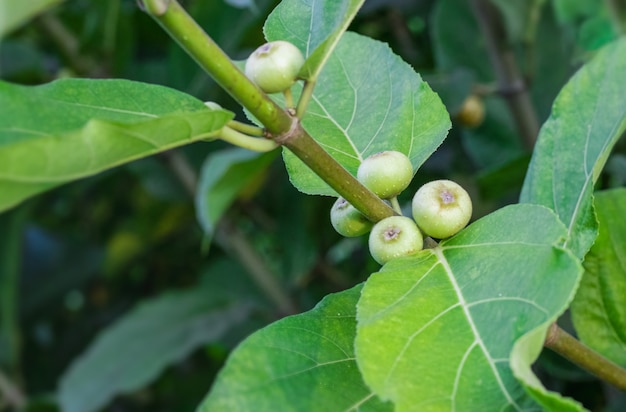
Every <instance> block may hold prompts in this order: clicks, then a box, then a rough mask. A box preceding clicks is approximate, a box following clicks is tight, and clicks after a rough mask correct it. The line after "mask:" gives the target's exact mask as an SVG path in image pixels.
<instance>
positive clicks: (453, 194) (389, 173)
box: [330, 151, 472, 265]
mask: <svg viewBox="0 0 626 412" xmlns="http://www.w3.org/2000/svg"><path fill="white" fill-rule="evenodd" d="M412 178H413V167H412V165H411V161H410V159H409V158H408V157H407V156H406V155H405V154H404V153H401V152H397V151H384V152H379V153H376V154H373V155H371V156H369V157H367V158H366V159H364V160H363V162H361V165H360V166H359V169H358V171H357V179H358V180H359V182H361V183H362V184H363V185H364V186H365V187H367V188H368V189H370V190H371V191H372V192H374V193H375V194H376V195H377V196H378V197H380V198H381V199H387V200H390V201H391V203H392V204H393V203H394V202H395V203H396V204H397V202H396V196H398V195H399V194H400V193H402V191H404V190H405V189H406V188H407V187H408V186H409V183H411V180H412ZM394 209H396V212H398V213H400V212H401V210H399V207H394ZM411 211H412V214H413V217H412V218H410V217H407V216H402V215H398V216H390V217H387V218H385V219H382V220H380V221H378V222H376V223H374V222H372V221H370V220H368V219H367V217H365V216H364V215H363V214H362V213H361V212H359V211H358V210H357V209H356V208H355V207H354V206H352V205H351V204H350V203H348V202H347V201H346V200H345V199H344V198H341V197H340V198H338V199H337V200H336V201H335V203H334V205H333V207H332V208H331V211H330V221H331V223H332V225H333V227H334V228H335V230H336V231H337V232H338V233H339V234H341V235H343V236H346V237H354V236H361V235H364V234H367V233H369V250H370V253H371V255H372V257H373V258H374V259H375V260H376V261H377V262H378V263H380V264H381V265H383V264H385V263H387V262H388V261H390V260H392V259H397V258H399V257H403V256H410V255H413V254H416V253H417V252H419V251H420V250H422V248H423V247H424V237H425V236H429V237H431V238H434V239H446V238H449V237H451V236H453V235H455V234H456V233H458V232H459V231H460V230H461V229H463V228H464V227H465V226H466V225H467V224H468V222H469V220H470V218H471V216H472V201H471V199H470V196H469V194H468V193H467V192H466V191H465V189H463V188H462V187H461V186H460V185H459V184H457V183H455V182H453V181H451V180H435V181H432V182H429V183H426V184H425V185H423V186H422V187H420V188H419V189H418V190H417V192H416V193H415V195H414V196H413V200H412V203H411Z"/></svg>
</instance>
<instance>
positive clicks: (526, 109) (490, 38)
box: [469, 0, 539, 149]
mask: <svg viewBox="0 0 626 412" xmlns="http://www.w3.org/2000/svg"><path fill="white" fill-rule="evenodd" d="M469 1H470V4H471V6H472V11H473V13H474V15H475V16H476V20H478V23H479V26H480V28H481V30H482V32H483V36H484V37H485V41H486V44H487V50H488V52H489V59H490V60H491V65H492V66H493V69H494V72H495V75H496V79H497V81H498V87H499V90H500V93H501V94H502V96H503V97H504V99H505V100H506V102H507V105H508V107H509V111H510V112H511V115H512V116H513V119H514V121H515V125H516V128H517V130H518V132H519V134H520V138H521V139H522V142H523V144H524V146H526V148H528V149H532V148H533V146H534V145H535V141H536V140H537V135H538V134H539V121H538V120H537V115H536V113H535V110H534V108H533V105H532V103H531V101H530V95H529V93H528V89H527V87H526V84H525V82H524V79H523V78H522V76H521V75H520V72H519V70H518V68H517V64H516V62H515V55H514V53H513V50H512V49H511V47H510V45H509V41H508V38H507V33H506V30H505V27H504V25H503V24H502V18H501V16H500V14H499V13H498V10H497V9H496V8H495V6H493V4H492V3H491V2H490V1H489V0H469Z"/></svg>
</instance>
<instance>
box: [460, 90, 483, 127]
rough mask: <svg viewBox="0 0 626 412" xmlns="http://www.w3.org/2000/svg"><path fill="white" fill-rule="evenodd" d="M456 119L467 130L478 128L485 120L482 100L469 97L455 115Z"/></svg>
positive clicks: (473, 95)
mask: <svg viewBox="0 0 626 412" xmlns="http://www.w3.org/2000/svg"><path fill="white" fill-rule="evenodd" d="M456 119H457V120H458V121H459V123H461V124H462V125H463V126H465V127H468V128H475V127H478V126H480V125H481V124H482V123H483V121H484V120H485V104H484V103H483V101H482V99H481V98H480V97H478V96H477V95H475V94H471V95H469V96H468V97H467V99H465V101H464V102H463V104H462V105H461V109H460V110H459V112H458V113H457V114H456Z"/></svg>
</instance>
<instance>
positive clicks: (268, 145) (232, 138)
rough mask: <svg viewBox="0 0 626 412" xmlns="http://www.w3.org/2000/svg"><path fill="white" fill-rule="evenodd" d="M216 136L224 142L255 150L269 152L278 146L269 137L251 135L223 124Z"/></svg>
mask: <svg viewBox="0 0 626 412" xmlns="http://www.w3.org/2000/svg"><path fill="white" fill-rule="evenodd" d="M218 137H219V138H220V139H222V140H223V141H225V142H228V143H230V144H233V145H235V146H239V147H243V148H244V149H248V150H253V151H255V152H270V151H272V150H274V149H276V148H277V147H278V144H277V143H276V142H275V141H273V140H271V139H265V138H263V137H251V136H248V135H246V134H243V133H241V132H238V131H237V130H234V129H231V128H230V127H228V126H224V127H223V128H222V129H221V130H220V131H219V133H218Z"/></svg>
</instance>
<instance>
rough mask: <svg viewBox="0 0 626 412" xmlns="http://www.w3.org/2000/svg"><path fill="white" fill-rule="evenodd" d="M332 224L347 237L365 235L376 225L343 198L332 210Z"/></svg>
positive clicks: (338, 200) (337, 201)
mask: <svg viewBox="0 0 626 412" xmlns="http://www.w3.org/2000/svg"><path fill="white" fill-rule="evenodd" d="M330 223H332V225H333V227H334V228H335V230H336V231H337V233H339V234H340V235H342V236H345V237H355V236H361V235H364V234H366V233H367V232H369V231H370V229H371V228H372V226H373V225H374V224H373V223H372V222H370V221H369V220H368V219H367V218H366V217H365V216H364V215H363V214H362V213H361V212H359V211H358V210H357V209H356V208H355V207H354V206H352V205H351V204H350V203H348V201H347V200H346V199H344V198H343V197H340V198H339V199H337V200H336V201H335V204H333V207H332V208H331V209H330Z"/></svg>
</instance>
